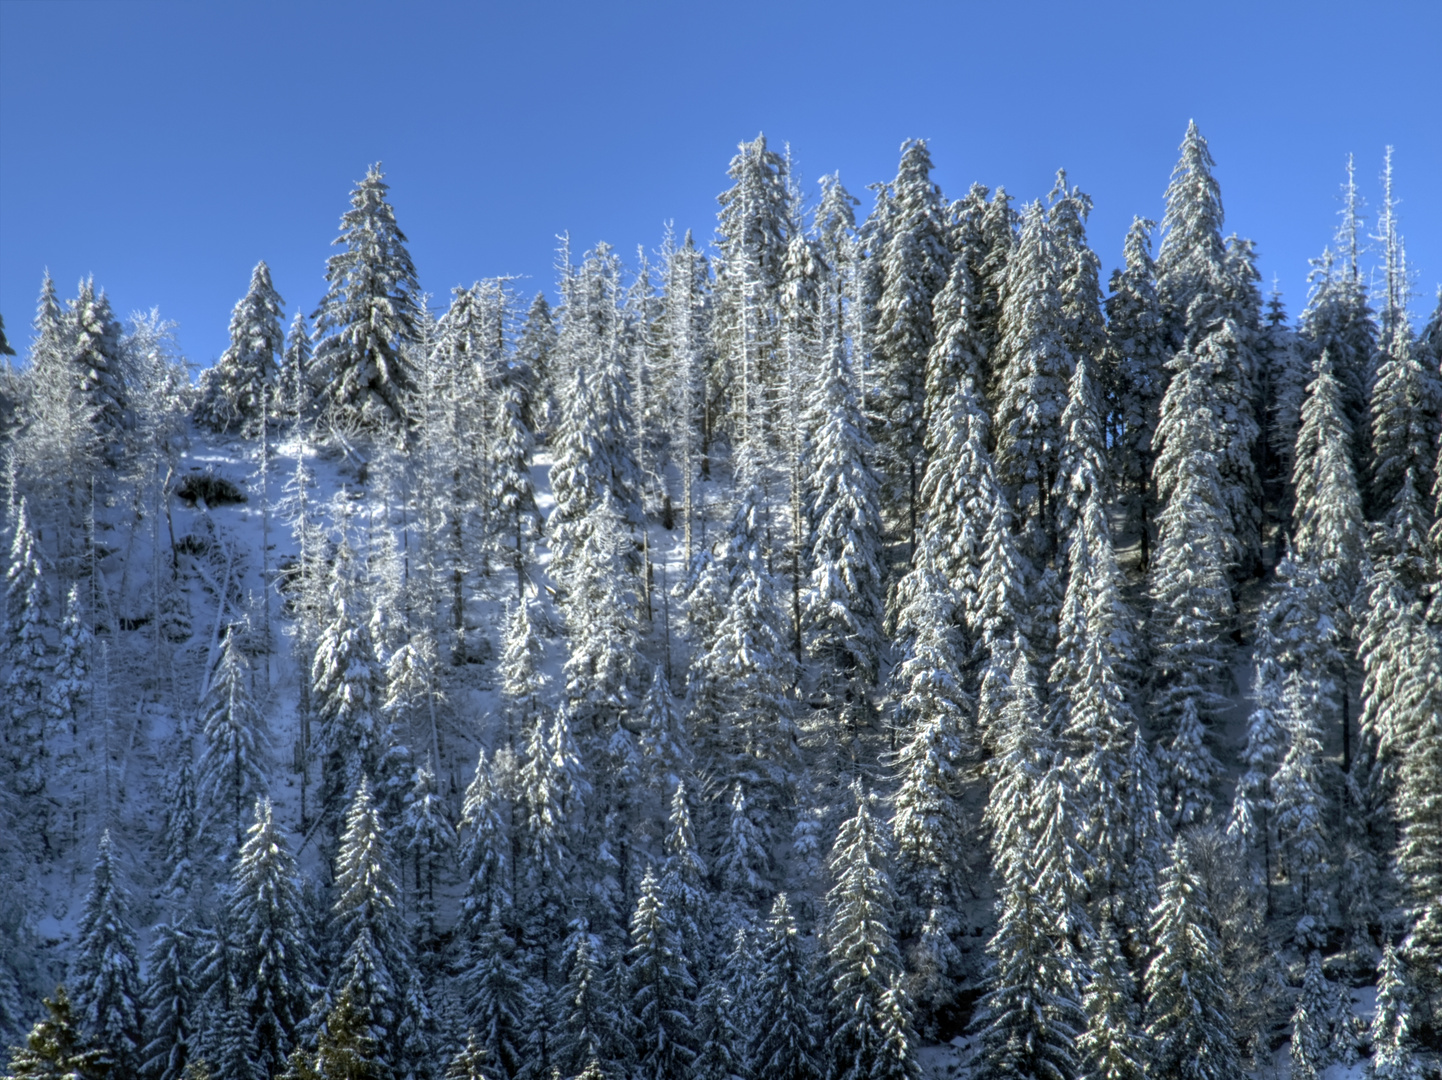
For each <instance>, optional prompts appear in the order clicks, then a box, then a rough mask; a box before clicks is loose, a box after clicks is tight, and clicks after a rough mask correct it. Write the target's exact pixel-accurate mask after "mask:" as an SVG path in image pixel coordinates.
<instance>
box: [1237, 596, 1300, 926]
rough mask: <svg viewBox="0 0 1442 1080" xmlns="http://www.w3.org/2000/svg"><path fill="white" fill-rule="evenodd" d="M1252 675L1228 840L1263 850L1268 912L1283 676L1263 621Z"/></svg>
mask: <svg viewBox="0 0 1442 1080" xmlns="http://www.w3.org/2000/svg"><path fill="white" fill-rule="evenodd" d="M1253 664H1254V665H1255V673H1254V675H1253V677H1252V694H1251V697H1252V712H1251V714H1250V715H1249V716H1248V717H1247V744H1246V748H1245V749H1244V750H1243V751H1242V764H1243V765H1244V766H1246V772H1244V773H1243V774H1242V776H1241V778H1240V779H1239V780H1238V781H1237V791H1236V796H1235V797H1234V799H1233V800H1232V817H1231V820H1230V821H1229V822H1228V823H1227V832H1228V834H1229V835H1231V836H1232V837H1234V838H1235V839H1237V840H1238V841H1240V842H1241V843H1242V844H1244V845H1246V846H1247V847H1248V848H1253V847H1255V846H1256V845H1258V844H1260V845H1261V848H1262V872H1261V879H1262V881H1263V882H1265V883H1266V888H1267V906H1268V910H1269V911H1270V909H1271V881H1272V823H1271V821H1270V814H1271V811H1272V810H1273V809H1275V803H1274V802H1273V799H1272V777H1273V774H1274V773H1275V772H1276V770H1277V766H1278V764H1279V763H1280V761H1281V755H1282V751H1283V746H1284V744H1285V741H1286V733H1285V725H1286V723H1287V719H1288V717H1287V704H1286V700H1285V697H1284V675H1283V672H1282V668H1281V665H1280V664H1278V663H1277V642H1276V638H1275V637H1273V635H1272V631H1271V628H1270V627H1269V626H1268V624H1267V622H1266V621H1265V620H1259V621H1258V627H1257V637H1256V642H1255V645H1254V647H1253Z"/></svg>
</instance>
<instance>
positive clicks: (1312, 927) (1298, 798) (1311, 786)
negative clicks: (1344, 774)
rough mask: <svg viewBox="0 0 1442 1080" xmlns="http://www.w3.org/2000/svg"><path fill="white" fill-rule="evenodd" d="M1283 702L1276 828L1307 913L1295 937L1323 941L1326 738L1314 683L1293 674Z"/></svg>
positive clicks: (1284, 861)
mask: <svg viewBox="0 0 1442 1080" xmlns="http://www.w3.org/2000/svg"><path fill="white" fill-rule="evenodd" d="M1285 702H1286V721H1285V726H1286V728H1287V735H1288V746H1287V753H1286V755H1285V756H1284V757H1283V759H1282V763H1281V765H1280V766H1279V767H1278V769H1277V774H1276V776H1275V778H1274V779H1273V782H1272V798H1273V803H1274V804H1275V808H1276V814H1277V832H1278V835H1280V836H1281V837H1283V838H1284V839H1285V842H1284V844H1283V845H1282V850H1281V852H1280V854H1281V862H1282V867H1283V869H1284V870H1285V872H1286V874H1287V877H1288V878H1289V879H1290V881H1291V883H1292V888H1293V890H1294V892H1295V893H1296V895H1297V899H1298V901H1299V902H1300V906H1301V911H1302V912H1303V915H1302V921H1300V922H1299V923H1298V924H1297V936H1298V940H1299V941H1300V942H1301V943H1303V944H1305V943H1307V942H1309V941H1317V940H1319V937H1318V936H1319V935H1321V934H1322V932H1323V929H1324V925H1323V924H1324V920H1325V918H1326V916H1327V900H1326V896H1327V890H1326V889H1325V888H1324V885H1325V875H1327V873H1328V872H1329V870H1330V867H1329V866H1328V864H1327V853H1328V851H1329V850H1330V848H1331V844H1330V842H1329V840H1330V838H1329V837H1328V835H1327V828H1326V799H1325V797H1324V796H1323V794H1322V792H1323V776H1322V769H1323V761H1322V740H1321V731H1320V729H1319V727H1318V722H1317V693H1316V688H1315V684H1312V683H1309V682H1307V681H1306V680H1304V679H1303V678H1302V677H1301V676H1298V675H1292V676H1290V677H1289V678H1288V680H1287V685H1286V692H1285ZM1314 1019H1315V1017H1314Z"/></svg>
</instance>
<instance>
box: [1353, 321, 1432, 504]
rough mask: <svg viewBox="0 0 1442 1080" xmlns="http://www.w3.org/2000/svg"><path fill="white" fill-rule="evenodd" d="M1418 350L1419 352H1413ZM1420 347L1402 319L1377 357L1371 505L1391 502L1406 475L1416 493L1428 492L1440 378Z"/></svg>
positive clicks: (1374, 383) (1395, 500)
mask: <svg viewBox="0 0 1442 1080" xmlns="http://www.w3.org/2000/svg"><path fill="white" fill-rule="evenodd" d="M1419 354H1420V355H1419ZM1429 359H1431V357H1429V356H1428V355H1427V353H1426V350H1425V348H1419V347H1418V345H1417V344H1416V343H1414V342H1413V340H1412V331H1411V328H1410V327H1409V326H1408V325H1407V323H1406V322H1405V321H1404V322H1402V323H1401V324H1400V325H1399V327H1398V330H1397V332H1396V333H1395V335H1393V337H1392V341H1391V343H1390V345H1388V346H1387V349H1386V351H1385V352H1383V353H1382V355H1381V357H1380V361H1381V362H1380V363H1379V364H1378V365H1377V375H1376V378H1375V380H1374V381H1373V383H1372V394H1371V407H1370V415H1371V423H1370V425H1369V426H1370V431H1371V436H1372V447H1371V450H1372V471H1371V476H1372V492H1371V494H1372V505H1373V507H1375V508H1377V509H1378V510H1380V509H1381V508H1383V507H1388V508H1390V507H1392V506H1394V505H1395V504H1396V502H1397V498H1398V496H1399V494H1400V493H1401V488H1402V483H1403V480H1404V478H1405V477H1406V475H1407V473H1408V472H1410V473H1411V474H1412V483H1413V484H1414V485H1416V488H1417V490H1419V491H1430V490H1432V487H1433V485H1434V484H1435V483H1436V480H1437V477H1436V473H1435V471H1434V466H1435V465H1436V461H1437V448H1438V440H1439V437H1442V376H1439V373H1438V371H1437V364H1436V361H1435V360H1434V361H1433V362H1432V363H1431V364H1430V365H1429V364H1428V362H1427V361H1428V360H1429Z"/></svg>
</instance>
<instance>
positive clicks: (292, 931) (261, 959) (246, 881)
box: [227, 799, 316, 1080]
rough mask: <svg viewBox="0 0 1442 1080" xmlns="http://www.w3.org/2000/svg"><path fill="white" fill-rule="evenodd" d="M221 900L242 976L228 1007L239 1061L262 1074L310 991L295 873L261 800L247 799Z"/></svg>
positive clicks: (311, 969) (310, 966)
mask: <svg viewBox="0 0 1442 1080" xmlns="http://www.w3.org/2000/svg"><path fill="white" fill-rule="evenodd" d="M233 877H234V880H233V883H232V886H231V889H230V893H229V895H228V898H227V903H228V907H229V923H230V925H231V927H232V928H233V933H234V940H233V942H232V945H231V947H232V949H233V950H234V957H233V960H232V963H233V964H234V965H235V967H236V969H237V970H238V971H241V972H244V973H245V977H244V978H243V979H241V980H239V983H238V989H239V994H238V996H237V998H236V999H234V1000H232V1002H231V1008H232V1009H234V1010H237V1011H238V1012H239V1013H240V1015H241V1017H242V1018H243V1019H242V1027H243V1029H244V1030H245V1031H246V1032H248V1035H249V1037H248V1040H247V1046H246V1055H245V1056H246V1060H247V1061H248V1062H249V1063H250V1067H251V1069H252V1075H254V1076H256V1077H259V1078H261V1080H266V1078H269V1077H271V1076H274V1075H275V1074H276V1073H279V1072H280V1071H281V1070H282V1069H283V1068H284V1067H285V1062H286V1059H287V1058H288V1056H289V1055H290V1052H291V1051H292V1050H293V1049H294V1048H295V1047H296V1046H298V1045H299V1038H300V1035H301V1032H302V1029H303V1026H304V1023H305V1020H306V1015H307V1012H308V1010H309V1008H310V1002H311V999H312V998H313V996H314V995H315V992H316V970H315V958H314V956H313V954H312V951H311V946H310V934H309V926H308V920H307V916H306V909H305V901H304V898H303V897H302V895H301V879H300V871H299V869H298V868H297V866H296V863H295V858H294V856H292V855H291V853H290V851H289V850H288V848H287V845H286V842H285V838H284V837H283V836H282V835H281V832H280V830H279V828H277V826H276V824H275V820H274V815H273V811H272V809H271V804H270V800H269V799H260V800H257V802H256V803H255V824H253V825H252V826H251V827H250V829H249V831H248V834H247V836H246V838H245V843H244V844H242V845H241V848H240V855H239V858H238V859H237V860H236V864H235V870H234V874H233Z"/></svg>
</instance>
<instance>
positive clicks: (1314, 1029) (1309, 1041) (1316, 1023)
mask: <svg viewBox="0 0 1442 1080" xmlns="http://www.w3.org/2000/svg"><path fill="white" fill-rule="evenodd" d="M1331 996H1332V995H1331V992H1330V987H1329V986H1328V983H1327V977H1326V976H1325V975H1323V974H1322V954H1321V953H1320V952H1318V951H1317V950H1316V949H1313V950H1312V951H1311V952H1310V953H1308V954H1307V968H1306V971H1305V973H1304V974H1303V975H1302V989H1301V992H1300V993H1299V994H1298V995H1297V1004H1296V1007H1295V1008H1294V1009H1293V1010H1292V1042H1291V1058H1292V1075H1293V1076H1295V1077H1296V1078H1297V1080H1317V1078H1318V1076H1320V1075H1321V1073H1322V1070H1324V1069H1325V1068H1326V1067H1327V1066H1328V1065H1329V1064H1331V1058H1330V1056H1329V1055H1328V1053H1327V1042H1328V1039H1327V1030H1328V1027H1329V1026H1330V1025H1329V1023H1328V1014H1329V1013H1330V1012H1331V1001H1330V999H1331Z"/></svg>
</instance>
